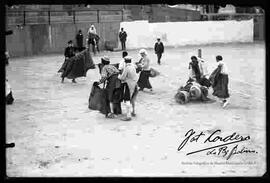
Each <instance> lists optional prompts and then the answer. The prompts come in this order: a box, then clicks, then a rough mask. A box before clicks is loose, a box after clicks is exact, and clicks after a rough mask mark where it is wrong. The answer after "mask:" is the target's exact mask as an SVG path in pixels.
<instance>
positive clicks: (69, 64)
mask: <svg viewBox="0 0 270 183" xmlns="http://www.w3.org/2000/svg"><path fill="white" fill-rule="evenodd" d="M89 69H95V63H94V61H93V59H92V57H91V54H90V51H89V48H86V49H85V50H83V51H81V52H80V53H78V54H77V55H75V56H74V57H71V58H69V59H66V60H65V62H64V63H63V65H62V67H61V68H60V69H59V71H58V72H62V75H61V77H66V78H68V79H74V78H78V77H86V73H87V71H88V70H89Z"/></svg>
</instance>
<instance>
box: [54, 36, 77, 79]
mask: <svg viewBox="0 0 270 183" xmlns="http://www.w3.org/2000/svg"><path fill="white" fill-rule="evenodd" d="M64 55H65V62H64V64H63V66H62V67H61V68H60V70H59V71H58V72H62V73H64V71H65V69H66V66H67V64H68V59H70V58H71V57H74V56H75V48H74V46H73V42H72V40H70V41H68V47H66V49H65V53H64ZM61 77H62V81H61V82H62V83H64V78H65V76H64V75H63V74H62V76H61ZM72 82H73V83H76V81H75V78H74V79H72Z"/></svg>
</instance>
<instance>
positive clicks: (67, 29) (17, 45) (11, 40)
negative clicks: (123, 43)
mask: <svg viewBox="0 0 270 183" xmlns="http://www.w3.org/2000/svg"><path fill="white" fill-rule="evenodd" d="M93 24H94V25H95V27H96V30H97V33H98V34H99V35H100V37H101V39H100V45H101V49H104V44H105V42H106V41H110V42H113V43H114V46H115V47H116V46H117V43H118V31H119V29H120V22H106V23H93ZM89 26H90V23H77V24H73V23H65V24H52V25H46V24H41V25H40V24H39V25H26V26H24V27H23V29H20V28H17V27H16V26H9V29H11V30H13V34H12V35H9V36H6V46H7V50H9V53H10V55H11V56H13V57H14V56H15V57H16V56H30V55H37V54H45V53H62V52H63V51H64V48H65V47H66V46H67V41H68V40H70V39H73V42H74V43H76V40H75V36H76V32H78V30H79V29H81V30H82V32H83V35H84V44H85V39H86V32H87V30H88V29H89Z"/></svg>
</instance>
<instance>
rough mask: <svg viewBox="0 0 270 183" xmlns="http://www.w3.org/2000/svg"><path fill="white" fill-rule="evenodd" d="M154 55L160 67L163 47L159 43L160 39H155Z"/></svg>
mask: <svg viewBox="0 0 270 183" xmlns="http://www.w3.org/2000/svg"><path fill="white" fill-rule="evenodd" d="M154 49H155V53H156V54H157V59H158V60H157V63H158V64H159V65H160V59H161V56H162V53H163V52H164V46H163V43H162V42H161V41H160V38H157V42H156V44H155V48H154Z"/></svg>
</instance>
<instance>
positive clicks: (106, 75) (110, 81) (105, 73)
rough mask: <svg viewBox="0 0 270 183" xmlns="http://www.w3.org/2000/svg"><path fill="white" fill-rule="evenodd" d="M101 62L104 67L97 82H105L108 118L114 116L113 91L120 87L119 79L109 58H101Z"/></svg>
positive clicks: (116, 70)
mask: <svg viewBox="0 0 270 183" xmlns="http://www.w3.org/2000/svg"><path fill="white" fill-rule="evenodd" d="M101 63H102V64H103V65H104V67H103V68H102V70H101V79H100V81H99V84H101V83H105V82H106V81H107V84H106V93H107V101H109V103H110V105H109V107H110V109H109V110H108V111H109V113H108V114H106V117H108V118H114V117H115V114H114V113H113V101H114V91H115V90H116V89H118V88H120V87H121V81H120V80H119V79H118V74H119V71H118V69H117V68H116V67H114V66H113V65H110V59H109V57H107V56H104V57H103V58H101Z"/></svg>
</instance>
